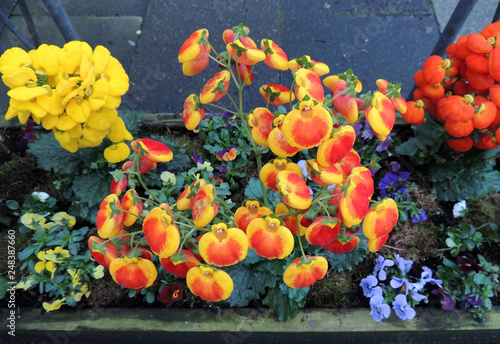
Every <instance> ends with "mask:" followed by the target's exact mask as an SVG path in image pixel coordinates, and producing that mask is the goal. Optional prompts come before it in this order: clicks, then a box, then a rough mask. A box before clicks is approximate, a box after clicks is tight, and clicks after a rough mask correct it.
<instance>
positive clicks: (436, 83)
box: [401, 22, 500, 152]
mask: <svg viewBox="0 0 500 344" xmlns="http://www.w3.org/2000/svg"><path fill="white" fill-rule="evenodd" d="M446 53H447V54H448V55H449V57H448V58H446V59H443V58H441V57H440V56H437V55H434V56H430V57H429V58H427V60H426V61H425V63H424V65H423V68H422V70H419V71H418V72H417V73H415V77H414V80H415V83H416V85H417V86H418V88H417V90H416V91H415V93H414V94H413V99H414V101H410V102H408V109H407V111H406V112H402V113H401V115H402V116H403V118H404V119H405V120H406V121H407V122H409V123H411V124H414V125H419V124H421V123H422V122H423V121H424V115H425V112H428V113H430V114H431V115H432V116H433V117H434V118H436V119H437V120H438V121H439V122H442V123H444V127H445V129H446V131H447V132H448V133H449V135H450V137H449V138H448V140H447V141H448V144H449V145H450V147H452V148H453V149H455V150H457V151H460V152H465V151H468V150H469V149H471V148H472V147H477V148H479V149H493V148H495V147H497V146H498V144H499V142H500V128H499V125H500V84H499V82H500V22H496V23H492V24H489V25H487V26H486V27H485V28H484V30H483V31H481V33H471V34H470V35H468V36H461V37H460V38H459V39H458V40H457V42H455V43H453V44H451V45H450V46H448V48H447V49H446Z"/></svg>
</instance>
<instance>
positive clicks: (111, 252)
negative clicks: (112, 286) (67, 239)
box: [88, 236, 120, 269]
mask: <svg viewBox="0 0 500 344" xmlns="http://www.w3.org/2000/svg"><path fill="white" fill-rule="evenodd" d="M102 242H104V239H101V238H99V237H96V236H91V237H90V238H89V241H88V246H89V250H90V254H91V255H92V257H93V258H94V259H95V260H96V262H97V263H98V264H100V265H102V266H104V267H105V268H106V269H109V264H111V262H112V261H113V260H115V259H116V258H118V257H119V256H120V255H119V253H118V249H117V248H116V246H115V245H114V244H113V243H112V242H111V241H108V242H107V243H106V247H105V248H104V254H102V253H101V252H99V250H97V249H92V245H94V244H100V243H102Z"/></svg>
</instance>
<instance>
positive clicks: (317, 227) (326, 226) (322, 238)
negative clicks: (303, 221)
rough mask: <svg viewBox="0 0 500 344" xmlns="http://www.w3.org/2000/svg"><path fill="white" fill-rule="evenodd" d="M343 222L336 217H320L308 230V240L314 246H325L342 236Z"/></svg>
mask: <svg viewBox="0 0 500 344" xmlns="http://www.w3.org/2000/svg"><path fill="white" fill-rule="evenodd" d="M340 226H341V222H340V220H339V219H337V218H335V217H328V216H320V217H317V218H316V219H315V220H314V221H313V223H311V225H310V226H309V227H307V230H306V240H307V241H308V242H309V243H310V244H312V245H324V244H327V243H329V242H330V241H332V240H333V239H335V238H336V237H337V235H339V234H340Z"/></svg>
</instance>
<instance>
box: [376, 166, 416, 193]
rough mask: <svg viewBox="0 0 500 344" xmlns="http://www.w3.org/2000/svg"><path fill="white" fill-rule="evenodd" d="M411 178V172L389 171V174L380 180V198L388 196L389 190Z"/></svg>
mask: <svg viewBox="0 0 500 344" xmlns="http://www.w3.org/2000/svg"><path fill="white" fill-rule="evenodd" d="M409 176H410V172H403V171H389V172H387V174H386V175H385V176H384V178H382V179H381V180H380V183H379V184H378V188H379V189H380V196H382V197H386V196H387V190H386V189H387V188H388V187H395V186H396V185H398V184H399V183H402V182H405V181H406V180H407V179H408V177H409Z"/></svg>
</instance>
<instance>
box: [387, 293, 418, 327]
mask: <svg viewBox="0 0 500 344" xmlns="http://www.w3.org/2000/svg"><path fill="white" fill-rule="evenodd" d="M392 309H394V313H396V315H397V316H398V317H399V319H401V320H403V321H405V320H411V319H413V318H414V317H415V315H416V314H417V313H416V312H415V310H414V309H413V308H411V307H410V305H409V304H408V302H407V301H406V295H403V294H399V295H397V296H396V298H395V299H394V302H393V303H392Z"/></svg>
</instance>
